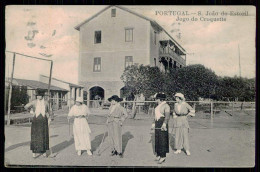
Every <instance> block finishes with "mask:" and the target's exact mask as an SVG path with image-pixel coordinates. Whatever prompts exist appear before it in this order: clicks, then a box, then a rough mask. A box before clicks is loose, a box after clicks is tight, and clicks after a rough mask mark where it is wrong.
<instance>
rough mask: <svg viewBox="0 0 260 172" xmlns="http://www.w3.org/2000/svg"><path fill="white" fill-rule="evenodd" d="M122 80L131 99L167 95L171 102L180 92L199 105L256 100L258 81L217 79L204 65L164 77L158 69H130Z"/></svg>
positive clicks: (171, 72)
mask: <svg viewBox="0 0 260 172" xmlns="http://www.w3.org/2000/svg"><path fill="white" fill-rule="evenodd" d="M121 79H122V80H123V82H124V83H125V86H126V90H127V92H128V95H130V94H131V93H133V94H138V93H143V94H144V96H145V97H150V96H151V95H153V94H155V93H157V92H164V93H166V95H167V99H168V100H172V99H173V94H175V93H176V92H181V93H183V94H184V95H185V97H186V100H192V101H196V100H198V99H199V97H202V98H211V99H213V100H225V98H232V99H233V100H235V99H238V100H240V101H252V100H254V99H255V80H254V79H246V78H240V77H218V76H217V75H216V74H215V73H214V72H213V71H212V70H211V69H208V68H206V67H204V66H203V65H200V64H196V65H189V66H186V67H183V68H179V69H170V71H169V72H166V73H163V72H161V71H160V69H159V68H158V67H150V66H143V65H140V66H131V67H128V68H126V69H125V71H124V73H123V75H122V76H121Z"/></svg>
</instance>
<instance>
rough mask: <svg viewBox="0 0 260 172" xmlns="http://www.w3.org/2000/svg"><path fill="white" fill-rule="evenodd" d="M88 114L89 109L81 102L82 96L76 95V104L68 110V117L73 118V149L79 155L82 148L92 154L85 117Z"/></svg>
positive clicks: (89, 131)
mask: <svg viewBox="0 0 260 172" xmlns="http://www.w3.org/2000/svg"><path fill="white" fill-rule="evenodd" d="M89 115H90V110H89V108H88V107H87V106H86V105H85V104H83V97H77V99H76V104H75V105H74V106H73V107H72V108H71V109H70V111H69V114H68V119H70V118H74V124H73V134H74V141H75V149H76V151H77V152H78V155H79V156H80V155H81V151H82V150H87V154H88V155H92V152H91V140H90V133H91V130H90V128H89V125H88V121H87V119H86V117H87V116H89Z"/></svg>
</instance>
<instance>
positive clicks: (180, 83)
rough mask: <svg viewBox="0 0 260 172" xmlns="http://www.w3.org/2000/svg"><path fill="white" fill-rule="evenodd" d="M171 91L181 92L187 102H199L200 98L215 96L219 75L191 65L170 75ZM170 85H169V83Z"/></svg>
mask: <svg viewBox="0 0 260 172" xmlns="http://www.w3.org/2000/svg"><path fill="white" fill-rule="evenodd" d="M169 80H171V82H172V84H174V85H175V86H171V87H172V88H171V90H172V91H174V92H181V93H183V94H184V95H185V97H186V99H187V100H193V101H194V100H198V99H199V97H202V98H210V97H212V96H213V95H214V94H215V88H216V84H217V75H216V74H215V73H214V72H213V71H212V70H210V69H207V68H205V67H204V66H203V65H200V64H196V65H189V66H187V67H183V68H180V69H177V70H176V71H175V72H171V73H170V79H169ZM168 84H169V83H168Z"/></svg>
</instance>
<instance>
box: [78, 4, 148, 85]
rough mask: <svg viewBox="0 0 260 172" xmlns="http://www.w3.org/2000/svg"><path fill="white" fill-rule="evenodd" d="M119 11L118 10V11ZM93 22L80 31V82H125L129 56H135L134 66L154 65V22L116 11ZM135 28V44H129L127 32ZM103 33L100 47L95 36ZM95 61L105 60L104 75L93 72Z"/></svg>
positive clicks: (107, 13) (122, 11) (108, 11)
mask: <svg viewBox="0 0 260 172" xmlns="http://www.w3.org/2000/svg"><path fill="white" fill-rule="evenodd" d="M115 8H116V7H115ZM111 9H112V8H109V9H108V10H106V11H104V12H103V13H102V14H100V15H99V16H97V17H95V18H94V19H92V20H90V21H89V22H88V23H86V24H84V25H83V26H81V28H80V58H79V82H80V83H82V84H83V85H84V86H85V84H84V83H86V82H94V81H107V82H110V81H121V79H120V76H121V74H122V73H123V71H124V69H125V56H133V62H134V63H138V64H144V65H148V64H149V63H150V59H149V56H150V55H149V54H150V51H149V49H150V41H149V37H150V22H149V21H147V20H144V19H142V18H140V17H138V16H135V15H133V14H130V13H129V12H126V11H124V10H121V9H119V8H116V17H111ZM127 27H131V28H133V42H125V28H127ZM98 30H101V32H102V33H101V34H102V38H101V43H100V44H94V32H95V31H98ZM94 57H101V72H93V64H94Z"/></svg>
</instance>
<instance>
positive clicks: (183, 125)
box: [173, 93, 195, 156]
mask: <svg viewBox="0 0 260 172" xmlns="http://www.w3.org/2000/svg"><path fill="white" fill-rule="evenodd" d="M175 99H176V102H177V103H175V104H174V111H173V119H174V129H175V148H176V149H177V150H176V151H175V152H174V153H175V154H179V153H181V149H182V148H184V149H185V151H186V154H187V155H188V156H189V155H190V145H189V136H188V132H189V128H190V127H189V123H188V119H187V117H188V116H195V110H194V109H193V108H192V107H191V106H190V105H189V104H188V103H186V102H185V98H184V95H183V94H181V93H176V94H175Z"/></svg>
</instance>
